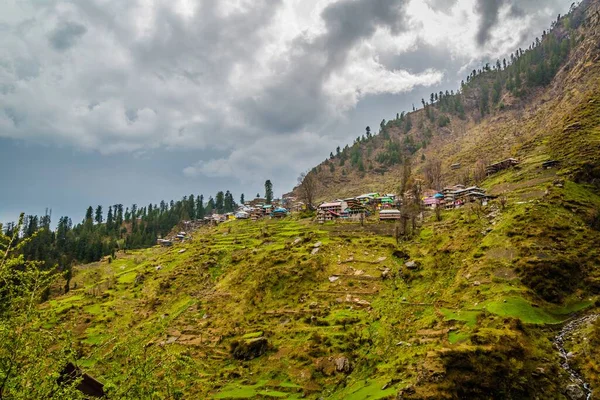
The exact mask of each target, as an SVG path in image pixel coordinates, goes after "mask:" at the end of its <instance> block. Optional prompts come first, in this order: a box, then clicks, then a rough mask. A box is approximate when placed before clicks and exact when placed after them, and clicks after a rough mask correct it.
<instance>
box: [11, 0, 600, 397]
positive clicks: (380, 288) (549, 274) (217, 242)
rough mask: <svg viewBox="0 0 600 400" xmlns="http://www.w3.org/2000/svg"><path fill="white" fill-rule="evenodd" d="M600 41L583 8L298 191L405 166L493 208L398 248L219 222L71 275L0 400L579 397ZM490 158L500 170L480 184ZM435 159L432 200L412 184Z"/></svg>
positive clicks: (589, 4) (591, 263)
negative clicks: (66, 377)
mask: <svg viewBox="0 0 600 400" xmlns="http://www.w3.org/2000/svg"><path fill="white" fill-rule="evenodd" d="M599 22H600V1H585V2H583V3H582V4H581V5H580V6H579V7H578V8H576V9H573V10H572V11H571V13H569V15H567V16H564V17H562V18H560V19H559V20H558V21H557V22H556V23H555V24H554V25H555V26H554V27H553V29H552V30H551V31H550V32H548V33H547V34H545V35H544V37H543V38H542V39H541V40H540V42H539V44H536V45H535V46H532V48H531V50H529V51H527V52H525V51H524V52H523V54H519V56H518V57H515V60H513V61H512V62H511V63H510V65H508V63H507V67H506V68H505V67H504V65H503V64H502V63H501V66H502V67H501V68H498V67H496V68H494V69H492V68H490V70H489V71H487V70H485V68H484V69H483V70H482V71H481V73H478V72H477V71H476V72H475V74H472V76H471V77H470V78H469V79H468V82H465V84H464V87H463V88H462V89H461V91H460V93H459V94H458V95H457V94H452V93H449V94H448V95H447V96H446V94H445V93H443V94H442V95H440V94H438V100H437V101H436V100H435V95H434V97H433V103H435V104H426V105H425V108H424V109H421V110H418V111H415V112H412V113H409V114H403V115H398V117H397V119H395V120H393V121H392V122H386V123H383V124H382V127H381V128H382V132H381V133H380V134H378V135H374V136H372V137H371V135H370V134H369V137H368V138H367V137H366V136H365V140H364V141H363V139H362V138H361V139H360V143H355V144H354V145H353V146H352V147H348V148H347V149H345V150H344V151H342V150H341V149H340V154H339V155H334V157H333V158H332V159H331V160H328V161H327V162H326V163H324V164H321V166H320V167H316V168H315V170H314V171H313V172H311V173H312V174H314V176H316V177H317V178H318V181H319V191H318V197H319V198H323V199H329V198H337V197H345V196H348V195H356V194H358V193H360V192H368V191H372V190H377V191H390V192H395V191H397V189H398V186H399V185H400V184H401V183H402V175H403V174H404V171H405V170H406V167H405V166H406V165H411V166H412V170H413V174H414V175H416V176H417V177H419V176H421V178H422V180H423V181H428V180H429V181H431V182H430V185H435V186H439V185H443V184H444V183H446V184H452V183H456V182H460V181H461V180H462V181H468V182H471V181H477V182H478V183H479V184H481V185H482V186H483V187H485V188H486V189H487V190H488V191H489V192H490V193H492V194H494V193H495V194H502V196H503V197H502V199H501V200H500V199H499V200H496V201H492V202H490V203H489V204H487V205H485V206H484V205H480V204H472V205H469V206H466V207H463V208H458V209H452V210H447V211H443V212H442V213H441V214H440V215H439V217H438V216H437V215H435V213H432V212H425V213H424V214H423V217H422V219H418V220H417V223H416V225H415V229H413V230H412V231H411V234H410V235H405V236H400V235H399V234H398V229H397V226H396V224H394V223H382V222H379V221H378V220H377V218H376V217H369V218H367V220H366V221H364V223H352V222H328V223H325V224H316V223H315V222H314V220H313V219H312V218H310V217H306V214H297V215H293V216H289V217H287V218H285V219H282V220H274V219H273V220H270V219H263V220H258V221H249V220H237V221H229V222H226V223H223V224H220V225H219V226H204V227H201V228H199V229H198V230H196V231H194V232H191V238H190V239H189V240H185V241H183V242H179V243H175V244H174V245H173V246H172V247H153V248H150V249H145V250H133V251H127V252H123V251H120V252H118V253H116V255H115V258H114V259H113V258H109V259H107V260H105V261H101V262H96V263H92V264H84V265H80V266H77V267H75V268H74V270H73V276H72V277H71V281H70V288H71V290H70V292H69V293H68V294H61V293H62V287H63V286H64V285H65V282H64V281H61V280H58V281H56V282H55V286H53V287H52V288H51V290H49V291H48V293H47V296H48V301H46V302H44V303H42V304H41V306H40V308H39V313H40V314H39V315H37V316H36V319H32V318H29V319H27V320H26V323H25V324H24V327H29V326H33V328H35V332H37V333H36V335H38V336H33V338H45V339H44V340H46V341H45V342H43V343H48V345H47V348H41V347H40V345H35V346H33V345H32V342H31V341H27V339H23V337H21V336H19V333H20V332H22V330H23V329H25V328H24V327H19V326H17V327H15V329H13V330H12V331H11V332H13V333H14V332H16V333H15V335H16V336H17V337H18V339H19V340H16V341H15V342H14V343H12V342H7V341H0V355H1V356H2V357H0V360H4V359H10V360H13V359H14V360H16V361H15V364H14V365H19V368H20V371H24V372H23V373H22V374H20V375H19V374H17V375H15V374H14V373H13V374H12V375H11V374H10V373H9V374H6V373H5V371H9V372H11V369H6V368H5V367H4V366H5V365H7V363H0V377H2V376H8V377H9V378H10V379H5V380H4V381H5V382H8V385H5V386H4V388H0V393H1V394H4V393H3V392H2V391H6V390H12V392H10V393H18V392H19V389H21V392H27V394H28V395H30V396H31V393H37V394H39V396H38V397H40V398H51V397H52V396H49V395H48V393H52V395H53V396H54V395H55V393H56V390H57V389H56V388H54V387H53V388H52V390H49V391H48V392H42V391H41V389H39V387H43V385H37V383H38V382H39V381H42V380H43V379H47V380H49V381H50V382H52V383H53V384H55V383H56V376H57V375H58V371H60V370H61V369H62V367H63V364H64V363H65V362H66V361H72V362H74V363H75V364H76V365H77V366H78V367H80V368H81V369H82V370H83V371H84V372H85V373H88V374H90V375H91V376H93V377H94V378H96V379H98V380H99V381H100V382H102V383H103V384H104V388H105V391H106V392H107V396H108V398H111V399H118V398H122V399H149V398H156V399H181V398H186V399H187V398H211V399H240V398H248V399H249V398H265V399H270V398H284V399H285V398H287V399H295V398H311V399H317V398H326V399H340V400H341V399H355V400H358V399H392V398H402V399H456V398H491V399H531V398H543V399H565V398H567V399H580V398H585V397H586V395H587V394H589V392H588V389H587V388H586V385H587V384H589V388H590V389H591V390H593V391H595V392H596V393H597V392H598V390H600V378H599V377H600V374H599V372H600V364H599V361H598V360H600V353H599V350H598V349H599V348H600V347H598V344H599V343H600V318H599V317H598V316H599V315H600V268H599V260H600V250H599V248H598V245H597V243H598V242H599V241H600V188H599V182H600V181H599V178H600V161H599V159H598V155H599V154H600V94H599V92H598V88H599V87H600V85H599V84H600V81H599V80H600V48H599V47H598V43H599V42H600V40H599V39H600V30H599V29H600V28H599V26H600V24H599ZM567 41H568V42H567ZM566 43H568V46H567V44H566ZM567 47H568V51H567ZM557 49H558V50H557ZM557 51H558V53H557ZM542 65H544V66H542ZM526 67H527V68H526ZM521 68H522V69H521ZM519 69H521V70H520V71H521V72H520V73H519V74H518V75H517V71H518V70H519ZM517 76H518V77H519V78H518V79H517ZM519 79H520V80H522V82H521V84H518V80H519ZM496 82H502V84H501V85H500V86H501V88H502V90H496V92H494V85H496V88H498V87H499V86H498V84H496ZM507 84H508V88H507ZM486 85H487V86H486ZM486 87H487V91H488V96H487V97H486V96H483V95H482V94H485V92H486ZM440 98H441V99H440ZM424 102H425V101H424ZM425 103H427V102H425ZM486 104H487V107H486ZM509 156H512V157H515V158H518V159H519V160H520V164H519V167H518V168H512V169H508V170H505V171H502V172H499V173H497V174H493V175H491V176H489V177H485V176H481V174H480V173H479V170H478V169H480V166H481V165H485V164H486V163H488V162H492V161H495V160H500V159H502V158H505V157H509ZM342 160H344V161H343V165H340V164H342ZM433 160H437V161H439V162H440V163H441V166H442V171H443V174H442V176H441V179H431V177H432V176H431V175H432V174H431V173H426V169H427V166H428V165H432V163H431V162H432V161H433ZM548 160H556V161H558V165H556V166H554V167H552V168H549V169H547V168H542V163H543V162H544V161H548ZM457 163H460V164H461V167H460V168H459V169H451V168H450V165H452V164H457ZM371 164H372V167H371ZM330 165H333V168H331V167H330ZM438 178H439V177H438ZM434 181H435V182H434ZM504 198H505V199H506V200H504ZM0 265H3V264H0ZM4 271H5V270H4V268H0V277H4V276H5V275H1V274H4ZM23 276H25V275H23ZM0 295H2V296H7V294H5V293H4V292H0ZM1 311H3V310H2V309H0V312H1ZM1 315H3V314H0V316H1ZM27 315H29V314H27ZM0 321H1V320H0ZM11 332H9V333H7V332H5V331H3V330H0V334H1V335H8V336H9V337H12V336H10V333H11ZM2 337H4V336H1V337H0V338H2ZM36 346H37V347H36ZM32 348H33V349H34V350H35V351H36V352H35V353H34V350H32ZM32 354H33V355H32ZM17 361H18V362H17ZM12 365H13V364H11V365H10V368H12ZM2 368H5V369H2ZM3 374H4V375H3ZM31 382H36V385H32V384H31ZM584 383H585V384H586V385H584ZM6 388H8V389H6ZM24 388H29V389H28V390H29V391H26V390H25V389H24ZM34 391H35V392H34ZM6 397H10V396H6ZM13 397H15V398H18V397H17V396H13Z"/></svg>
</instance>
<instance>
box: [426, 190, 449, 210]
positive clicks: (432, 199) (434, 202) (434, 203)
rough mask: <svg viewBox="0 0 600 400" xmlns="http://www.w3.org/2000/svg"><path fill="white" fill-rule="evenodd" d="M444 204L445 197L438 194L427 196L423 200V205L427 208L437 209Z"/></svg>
mask: <svg viewBox="0 0 600 400" xmlns="http://www.w3.org/2000/svg"><path fill="white" fill-rule="evenodd" d="M443 203H444V195H443V194H441V193H436V194H434V195H433V196H431V195H430V196H427V197H425V198H423V205H424V206H425V207H427V208H436V207H439V206H441V205H442V204H443Z"/></svg>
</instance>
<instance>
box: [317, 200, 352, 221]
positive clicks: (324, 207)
mask: <svg viewBox="0 0 600 400" xmlns="http://www.w3.org/2000/svg"><path fill="white" fill-rule="evenodd" d="M347 207H348V204H347V203H346V201H344V200H338V201H333V202H329V203H323V204H321V205H320V206H319V209H318V211H317V220H318V221H319V222H320V223H323V222H325V221H331V220H334V219H337V218H340V217H342V213H343V212H344V210H345V209H346V208H347Z"/></svg>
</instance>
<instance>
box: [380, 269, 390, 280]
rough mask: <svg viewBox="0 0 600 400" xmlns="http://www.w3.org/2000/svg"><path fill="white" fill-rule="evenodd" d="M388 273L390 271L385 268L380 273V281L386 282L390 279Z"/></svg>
mask: <svg viewBox="0 0 600 400" xmlns="http://www.w3.org/2000/svg"><path fill="white" fill-rule="evenodd" d="M390 273H391V270H390V269H389V268H386V269H384V270H383V272H382V273H381V279H383V280H386V279H388V278H389V277H390Z"/></svg>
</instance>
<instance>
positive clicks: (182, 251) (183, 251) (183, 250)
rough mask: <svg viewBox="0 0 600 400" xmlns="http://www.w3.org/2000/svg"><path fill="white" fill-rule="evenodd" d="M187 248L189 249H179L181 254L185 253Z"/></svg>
mask: <svg viewBox="0 0 600 400" xmlns="http://www.w3.org/2000/svg"><path fill="white" fill-rule="evenodd" d="M186 250H187V249H181V250H179V251H178V253H179V254H181V253H185V252H186Z"/></svg>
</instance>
